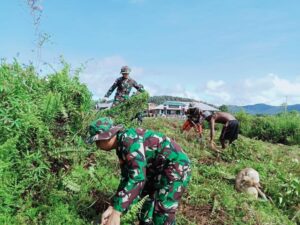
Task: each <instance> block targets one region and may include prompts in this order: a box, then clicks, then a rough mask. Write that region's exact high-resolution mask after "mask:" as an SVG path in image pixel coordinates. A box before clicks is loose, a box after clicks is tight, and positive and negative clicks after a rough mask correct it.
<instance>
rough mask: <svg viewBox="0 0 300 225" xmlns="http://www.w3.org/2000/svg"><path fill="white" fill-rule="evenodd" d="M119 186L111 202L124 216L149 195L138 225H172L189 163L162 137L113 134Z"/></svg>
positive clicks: (140, 131)
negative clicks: (118, 166)
mask: <svg viewBox="0 0 300 225" xmlns="http://www.w3.org/2000/svg"><path fill="white" fill-rule="evenodd" d="M117 140H118V148H117V155H118V157H119V160H120V167H121V177H122V178H121V182H120V185H119V187H118V191H117V193H116V195H115V196H114V198H113V199H112V205H113V206H114V209H116V210H117V211H120V212H125V211H126V210H127V209H128V208H129V207H130V205H131V204H132V203H133V202H136V201H137V200H138V199H139V197H143V196H146V195H149V198H148V200H147V201H146V203H145V204H144V206H143V208H142V213H141V215H140V224H152V223H153V224H155V225H173V224H175V212H176V209H177V207H178V201H179V200H180V198H181V196H182V194H183V192H184V190H185V189H186V187H187V184H188V182H189V180H190V176H191V170H190V160H189V158H188V156H187V155H186V154H185V153H184V152H183V150H182V149H181V147H180V146H179V145H178V144H176V143H175V142H174V141H173V140H171V139H170V138H168V137H166V136H164V135H163V134H162V133H159V132H154V131H151V130H144V129H140V128H137V129H134V128H130V129H127V130H124V131H119V133H118V134H117Z"/></svg>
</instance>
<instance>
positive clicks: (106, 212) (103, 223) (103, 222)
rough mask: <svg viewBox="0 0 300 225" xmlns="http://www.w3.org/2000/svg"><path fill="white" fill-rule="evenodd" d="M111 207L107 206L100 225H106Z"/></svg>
mask: <svg viewBox="0 0 300 225" xmlns="http://www.w3.org/2000/svg"><path fill="white" fill-rule="evenodd" d="M113 210H114V209H113V207H112V206H109V207H108V208H107V209H106V210H105V212H104V213H103V214H102V216H101V225H107V222H108V219H109V217H110V216H111V214H112V212H113Z"/></svg>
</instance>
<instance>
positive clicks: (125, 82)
mask: <svg viewBox="0 0 300 225" xmlns="http://www.w3.org/2000/svg"><path fill="white" fill-rule="evenodd" d="M132 87H135V88H136V89H137V90H138V91H140V92H143V91H144V88H143V86H142V85H140V84H138V83H137V82H136V81H135V80H133V79H131V78H127V79H126V78H124V77H119V78H118V79H117V80H116V81H115V82H114V83H113V85H112V86H111V88H110V89H109V90H108V92H107V93H106V95H105V96H104V97H106V98H108V97H109V96H110V95H111V94H112V93H113V91H114V90H115V89H116V88H117V92H116V95H115V98H114V102H113V106H116V105H118V104H119V103H121V102H124V101H125V100H127V99H128V98H129V94H130V91H131V89H132Z"/></svg>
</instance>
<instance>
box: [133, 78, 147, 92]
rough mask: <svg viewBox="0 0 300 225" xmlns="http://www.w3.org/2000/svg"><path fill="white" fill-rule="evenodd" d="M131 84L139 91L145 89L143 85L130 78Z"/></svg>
mask: <svg viewBox="0 0 300 225" xmlns="http://www.w3.org/2000/svg"><path fill="white" fill-rule="evenodd" d="M132 86H133V87H134V88H135V89H136V90H138V91H139V92H143V91H145V89H144V86H143V85H141V84H138V83H137V82H136V81H135V80H132Z"/></svg>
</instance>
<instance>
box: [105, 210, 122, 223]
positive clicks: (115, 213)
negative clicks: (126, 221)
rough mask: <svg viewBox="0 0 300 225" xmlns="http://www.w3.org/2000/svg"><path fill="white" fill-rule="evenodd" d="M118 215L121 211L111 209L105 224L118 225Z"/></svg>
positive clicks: (119, 215)
mask: <svg viewBox="0 0 300 225" xmlns="http://www.w3.org/2000/svg"><path fill="white" fill-rule="evenodd" d="M120 217H121V213H120V212H118V211H116V210H114V209H113V211H112V214H111V215H110V217H109V219H108V221H107V224H106V225H120V220H121V219H120Z"/></svg>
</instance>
